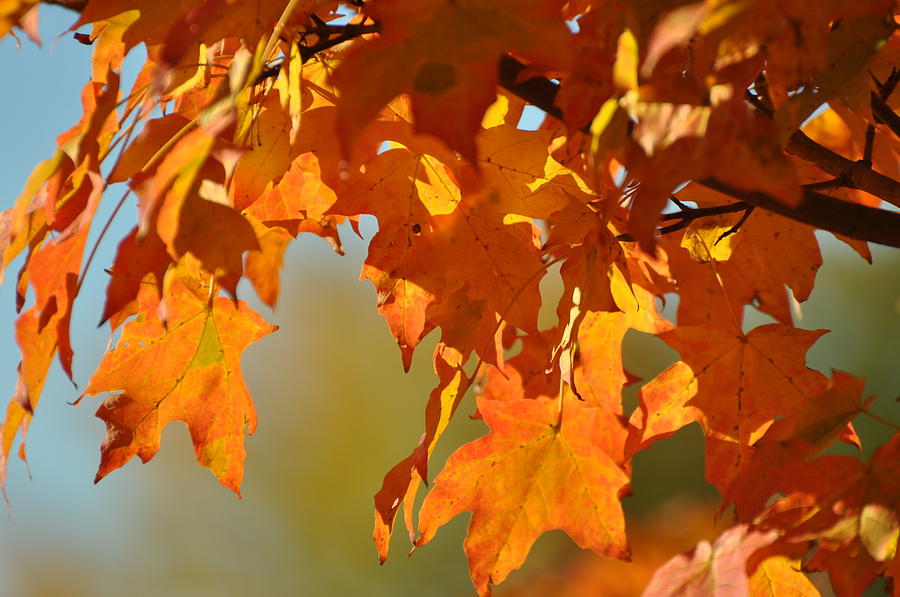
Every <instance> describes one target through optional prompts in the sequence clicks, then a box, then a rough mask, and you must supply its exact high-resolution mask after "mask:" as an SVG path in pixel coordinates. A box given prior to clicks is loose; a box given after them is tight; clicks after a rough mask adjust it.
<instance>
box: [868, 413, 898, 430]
mask: <svg viewBox="0 0 900 597" xmlns="http://www.w3.org/2000/svg"><path fill="white" fill-rule="evenodd" d="M862 414H864V415H866V416H867V417H869V418H870V419H872V420H873V421H877V422H879V423H881V424H882V425H884V426H885V427H888V428H889V429H893V430H894V431H896V432H900V425H897V424H896V423H891V422H890V421H888V420H887V419H884V418H882V417H880V416H878V415H876V414H875V413H873V412H871V411H869V410H863V411H862Z"/></svg>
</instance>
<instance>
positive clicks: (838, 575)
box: [806, 540, 896, 597]
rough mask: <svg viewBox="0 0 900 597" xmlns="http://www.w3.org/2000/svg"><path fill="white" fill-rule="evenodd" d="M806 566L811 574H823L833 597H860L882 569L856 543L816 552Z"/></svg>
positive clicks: (882, 563)
mask: <svg viewBox="0 0 900 597" xmlns="http://www.w3.org/2000/svg"><path fill="white" fill-rule="evenodd" d="M806 567H807V568H808V569H809V570H811V571H813V572H824V571H827V572H828V579H829V580H830V581H831V587H832V589H834V593H835V595H837V597H860V596H861V595H863V593H864V592H865V590H866V588H867V587H868V586H869V585H871V584H872V582H873V581H874V580H875V579H876V578H877V577H879V576H881V575H882V574H883V573H884V570H885V564H884V562H879V561H876V560H874V559H873V558H872V556H870V555H869V554H868V553H867V551H866V550H865V548H863V546H862V545H860V543H859V541H858V540H857V541H853V542H852V543H850V544H849V545H846V546H842V547H840V548H838V549H836V550H833V551H832V550H828V549H820V550H818V551H816V553H815V555H813V557H812V559H810V561H809V562H808V563H807V565H806ZM895 582H896V578H895Z"/></svg>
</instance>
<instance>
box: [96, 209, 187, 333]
mask: <svg viewBox="0 0 900 597" xmlns="http://www.w3.org/2000/svg"><path fill="white" fill-rule="evenodd" d="M170 263H172V258H171V257H169V255H168V254H167V253H166V247H165V245H163V243H162V241H161V240H160V239H159V237H158V236H157V235H156V233H155V232H148V233H147V235H146V236H144V238H142V239H138V229H137V227H135V228H133V229H132V231H131V232H130V233H129V234H128V236H126V237H125V238H124V239H122V242H120V243H119V248H118V251H117V252H116V257H115V260H114V261H113V266H112V271H111V273H110V275H111V277H110V280H109V284H108V285H107V286H106V303H105V304H104V306H103V315H101V316H100V323H101V324H102V323H105V322H106V321H107V320H110V319H113V323H112V327H113V329H115V328H117V327H119V324H120V323H122V321H124V320H125V319H126V318H127V317H128V316H130V315H133V314H134V313H136V312H137V305H136V304H135V303H134V301H135V299H137V296H138V291H139V290H140V288H141V281H142V280H144V278H145V277H146V276H147V274H153V280H154V282H155V284H156V287H157V289H158V293H159V294H160V295H162V285H163V276H164V275H165V273H166V269H168V267H169V264H170Z"/></svg>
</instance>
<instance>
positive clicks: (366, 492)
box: [0, 7, 900, 597]
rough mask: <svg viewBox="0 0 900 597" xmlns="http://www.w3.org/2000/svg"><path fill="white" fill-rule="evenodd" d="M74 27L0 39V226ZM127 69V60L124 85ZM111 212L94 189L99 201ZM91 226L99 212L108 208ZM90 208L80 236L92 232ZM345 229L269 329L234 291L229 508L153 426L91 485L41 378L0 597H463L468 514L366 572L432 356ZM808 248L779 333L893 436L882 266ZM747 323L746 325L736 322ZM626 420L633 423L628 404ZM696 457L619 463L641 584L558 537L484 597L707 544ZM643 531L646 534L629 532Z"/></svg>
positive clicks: (894, 350)
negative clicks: (810, 257)
mask: <svg viewBox="0 0 900 597" xmlns="http://www.w3.org/2000/svg"><path fill="white" fill-rule="evenodd" d="M73 21H74V13H70V12H66V11H64V10H62V9H57V8H54V7H43V8H42V11H41V32H42V37H43V40H44V46H43V47H42V48H38V47H36V46H34V45H33V44H31V43H30V42H27V41H25V42H23V44H22V47H21V49H17V47H16V41H15V40H14V39H12V38H11V37H7V38H6V39H4V40H2V41H0V76H2V80H3V81H4V90H3V93H2V94H0V125H2V128H0V130H2V132H3V149H2V151H0V156H2V159H0V206H2V208H7V207H10V206H11V205H12V204H13V202H14V201H15V198H16V197H17V196H18V194H19V193H20V191H21V189H22V186H23V185H24V183H25V180H26V178H27V177H28V175H29V173H30V172H31V169H32V168H33V167H34V165H35V164H37V162H38V161H40V160H42V159H46V158H47V157H49V156H50V155H51V154H52V152H53V150H54V148H55V141H54V139H55V136H56V135H57V134H59V133H60V132H62V131H64V130H65V129H67V128H69V127H70V126H72V125H73V124H74V123H75V122H76V121H77V120H78V118H79V116H80V114H81V105H80V99H79V97H80V90H81V88H82V86H83V85H84V84H85V83H86V82H87V80H88V77H89V66H88V64H89V62H88V61H89V57H90V48H89V47H86V46H83V45H81V44H79V43H77V42H75V41H74V40H73V39H72V38H71V35H70V34H67V35H62V37H60V38H59V39H56V37H57V36H59V35H61V34H62V33H63V32H64V31H65V30H66V29H67V28H68V26H69V25H71V23H72V22H73ZM136 65H137V61H135V60H134V59H132V60H129V61H128V63H127V64H126V72H132V73H133V72H134V70H135V66H136ZM132 76H133V75H132ZM125 85H126V84H125V83H124V82H123V87H125ZM116 197H117V192H115V191H113V192H112V193H111V194H110V195H109V196H108V197H107V200H106V203H107V204H109V203H115V198H116ZM105 208H106V212H105V213H106V214H107V215H108V213H109V210H110V209H111V206H110V205H106V206H105ZM102 209H103V207H101V213H99V214H98V216H97V217H98V220H97V221H98V222H100V221H102V219H101V218H105V216H104V213H103V212H102ZM134 217H135V210H134V204H133V202H132V203H131V204H129V206H128V208H126V209H125V210H123V213H121V214H120V215H119V217H118V220H117V221H116V224H115V225H114V226H113V229H112V230H111V231H110V234H109V236H108V240H107V242H105V243H104V244H103V245H102V246H101V250H100V252H99V254H98V256H97V258H96V262H95V264H94V266H93V268H92V270H93V271H92V272H91V275H90V276H89V277H88V281H87V283H86V284H85V286H84V288H83V290H82V295H81V297H80V299H79V301H78V302H77V303H76V309H75V318H74V323H73V330H72V333H73V344H74V346H75V350H76V353H75V378H76V381H77V382H78V384H79V386H80V387H84V385H85V384H86V382H87V380H88V379H89V377H90V374H91V373H92V371H93V370H94V368H95V367H96V365H97V363H98V362H99V360H100V358H101V356H102V352H103V350H104V349H105V348H106V346H107V343H108V342H109V332H108V330H107V329H102V328H101V329H98V328H97V327H96V321H97V319H98V318H99V313H100V309H101V304H102V300H103V289H104V287H105V278H106V274H104V273H103V271H102V269H103V268H104V267H107V266H108V265H109V264H110V263H111V262H112V256H113V252H114V249H115V246H116V244H117V242H118V239H119V238H120V237H121V236H122V235H123V234H124V232H125V231H127V230H128V229H129V228H130V226H131V225H132V222H133V221H134ZM95 228H96V229H99V228H100V226H99V225H98V226H95ZM363 228H364V230H365V231H367V232H366V234H365V236H366V239H359V238H357V237H356V236H355V235H353V234H352V233H351V232H350V231H349V230H346V231H343V240H344V242H345V249H346V250H347V255H346V256H344V257H340V256H338V255H336V254H334V253H333V252H332V251H331V249H330V248H329V247H328V246H327V244H326V243H325V242H324V241H322V240H321V239H318V238H312V237H303V238H301V239H300V240H299V241H297V242H295V243H294V244H293V245H292V248H291V249H290V250H289V252H288V255H287V257H286V268H285V271H284V274H283V291H282V295H281V299H280V301H279V306H278V309H277V310H276V311H275V312H274V313H273V312H269V311H267V310H266V309H265V308H263V307H261V306H260V305H259V303H258V302H257V301H255V297H253V294H252V290H250V289H249V287H241V289H240V291H239V294H240V295H241V297H242V298H243V299H245V300H248V301H249V302H251V303H252V304H253V305H254V307H256V308H257V309H258V310H260V312H261V313H262V314H263V315H264V317H266V318H267V319H268V320H269V321H271V322H273V323H277V324H278V325H279V326H281V329H280V331H278V332H277V333H275V334H273V335H271V336H269V337H267V338H265V339H264V340H262V341H261V342H259V343H257V344H255V345H253V346H251V347H250V348H249V350H248V351H247V352H246V353H245V358H244V361H243V365H244V373H245V377H246V379H247V384H248V386H249V388H250V391H251V393H252V395H253V396H254V399H255V401H256V406H257V409H258V413H259V421H260V423H259V429H258V431H257V434H256V436H254V437H252V438H249V439H248V441H247V449H248V458H247V462H246V470H247V473H246V476H245V480H244V485H243V488H242V493H243V499H240V500H238V499H236V498H235V497H234V496H233V495H232V494H231V492H229V491H228V490H226V489H224V488H222V487H221V486H220V485H219V484H218V482H217V481H216V480H215V479H214V477H213V476H212V475H211V474H210V473H209V472H208V471H206V470H205V469H202V468H200V467H199V466H197V464H196V462H195V460H194V456H193V451H192V449H191V445H190V441H189V439H188V435H187V430H186V429H185V428H184V426H183V425H181V424H172V425H170V426H169V427H167V428H166V430H165V433H164V437H163V444H162V449H161V451H160V453H159V454H158V455H157V456H156V458H154V460H152V461H151V462H150V463H148V464H146V465H141V464H140V462H139V461H137V460H136V459H135V460H133V461H132V462H130V463H129V464H128V465H127V466H125V467H124V468H123V469H121V470H118V471H115V472H114V473H113V474H111V475H110V476H109V477H107V478H106V479H104V480H103V481H102V482H101V483H100V484H99V485H96V486H95V485H93V483H92V480H93V476H94V473H95V471H96V467H97V464H98V461H99V446H100V443H101V442H102V440H103V436H104V431H105V428H104V425H103V423H102V422H101V421H99V420H98V419H96V418H94V416H93V413H94V411H95V410H96V407H97V406H98V405H99V402H100V401H99V399H96V398H88V399H85V400H84V401H83V402H82V403H81V404H80V405H79V406H70V405H69V404H68V402H70V401H72V400H74V399H75V398H76V397H77V396H78V394H79V393H80V390H79V389H76V388H75V387H73V386H72V384H71V383H70V382H69V381H68V380H67V379H66V378H65V376H64V375H63V374H62V372H61V371H60V370H59V368H58V366H56V365H55V366H54V368H53V369H52V370H51V376H50V379H49V381H48V383H47V385H46V388H45V390H44V394H43V397H42V399H41V403H40V406H39V407H38V409H37V413H36V416H35V418H34V420H33V422H32V425H31V427H30V429H29V434H28V444H27V445H28V457H29V465H28V467H27V469H26V467H25V466H24V465H23V464H22V463H21V462H19V461H18V460H16V461H14V462H11V463H10V468H9V479H8V489H7V491H8V495H9V502H10V509H9V513H8V515H7V516H5V517H0V595H4V596H6V595H9V596H16V597H17V596H22V597H37V596H59V597H63V596H72V597H75V596H113V595H124V594H127V595H133V596H143V595H147V596H149V595H158V594H161V593H162V594H167V595H189V596H207V595H209V596H212V595H216V596H243V595H263V594H265V595H314V596H315V595H350V594H353V595H371V596H381V595H384V596H389V595H390V596H405V595H410V596H412V595H435V596H444V595H469V594H472V590H471V585H470V583H469V580H468V576H467V572H466V563H465V557H464V555H463V552H462V539H463V535H464V531H465V524H466V520H467V517H466V516H461V517H459V518H457V519H456V520H455V521H453V523H452V524H450V525H448V526H447V527H446V528H445V529H442V531H441V532H440V533H439V534H438V536H437V538H436V539H435V540H434V541H432V543H430V544H429V545H428V546H427V547H425V548H423V549H421V550H419V551H417V552H416V553H415V555H414V556H413V557H411V558H407V557H406V551H407V550H408V546H409V544H408V541H407V539H406V536H405V532H403V529H402V528H400V523H398V533H396V535H397V536H396V537H395V541H394V543H393V546H392V549H393V551H392V553H391V557H390V558H389V559H388V561H387V563H386V564H385V565H384V566H383V567H380V566H379V565H378V560H377V557H376V553H375V549H374V546H373V545H372V542H371V532H372V520H373V519H372V512H373V511H372V508H373V505H372V495H373V494H374V492H375V491H376V490H377V489H378V488H379V487H380V485H381V480H382V477H383V475H384V473H385V472H386V471H387V470H388V469H389V468H390V467H391V466H392V465H393V464H394V463H395V462H396V461H398V460H400V459H401V458H403V457H404V456H406V455H407V454H408V452H409V450H410V449H411V448H412V447H413V446H414V445H415V444H416V442H417V441H418V438H419V435H420V434H421V432H422V425H423V414H422V412H423V406H424V403H425V400H426V398H427V396H428V392H429V391H430V390H431V388H432V386H433V385H434V383H435V381H436V378H435V376H434V375H433V373H432V370H431V352H432V351H433V348H434V342H435V339H434V338H433V337H430V338H429V340H428V341H426V342H424V343H423V344H422V346H421V347H420V348H419V349H418V351H417V355H416V358H415V361H414V363H413V367H412V371H411V372H410V373H409V374H408V375H404V374H403V372H402V368H401V363H400V354H399V351H398V350H397V348H396V346H395V344H394V343H393V341H392V339H391V337H390V334H389V332H388V329H387V325H386V324H385V323H384V322H383V320H382V319H381V318H380V317H379V316H378V314H377V312H376V310H375V293H374V291H373V290H372V287H371V285H370V284H369V283H368V282H359V281H357V277H358V274H359V269H360V267H361V265H362V262H363V260H364V259H365V254H366V244H367V239H368V238H371V235H372V234H373V233H374V228H375V227H374V223H373V222H372V221H369V222H367V223H366V225H365V226H364V227H363ZM96 233H97V230H95V231H94V234H95V235H96ZM820 240H821V241H822V245H823V252H824V253H825V256H824V257H825V265H824V266H823V267H822V269H821V271H820V273H819V276H818V280H817V284H816V289H815V291H814V292H813V295H812V298H811V299H810V301H809V302H808V303H806V304H805V305H803V318H802V320H800V321H799V322H798V323H797V325H798V326H800V327H804V328H808V329H815V328H826V329H831V330H832V332H831V333H830V334H828V335H826V336H825V337H823V338H822V339H821V340H820V341H819V342H818V343H817V344H816V345H815V346H814V347H813V348H812V350H811V351H810V353H809V365H810V366H812V367H815V368H817V369H820V370H823V371H825V372H826V373H830V369H831V368H838V369H842V370H846V371H848V372H851V373H853V374H855V375H858V376H862V377H865V378H866V379H867V386H866V391H867V393H868V394H877V395H878V396H879V400H877V401H876V406H875V409H874V410H875V412H877V413H879V414H881V415H882V416H885V417H888V418H891V419H892V420H894V421H897V420H900V409H898V404H897V402H896V398H897V396H898V394H900V252H898V251H891V250H888V249H882V248H880V247H873V253H874V261H875V262H874V265H872V266H869V265H867V264H866V263H865V262H864V261H862V260H861V259H860V258H859V257H858V256H857V255H856V254H855V253H853V252H852V251H851V250H850V249H849V248H847V247H846V246H844V245H842V244H841V243H838V242H836V241H834V239H833V238H831V237H830V236H829V235H821V236H820ZM18 266H19V264H18V263H16V264H14V265H13V267H12V268H10V271H9V272H8V273H7V278H6V284H4V285H3V286H2V287H0V397H2V396H11V395H12V392H13V389H14V388H15V380H16V363H17V362H18V360H19V356H18V350H17V347H16V345H15V342H14V340H13V331H12V330H13V321H14V299H13V292H12V291H13V287H12V284H11V280H12V279H14V276H15V273H16V271H17V269H18ZM555 283H556V281H555V279H553V278H551V277H548V280H547V281H546V282H545V288H546V289H547V290H548V291H551V292H552V290H553V287H554V284H555ZM674 307H675V305H672V304H670V305H669V306H668V307H667V313H669V314H671V313H672V312H674ZM766 322H767V321H766V319H765V318H763V317H754V316H750V318H749V321H748V326H750V327H752V326H755V325H758V324H760V323H766ZM625 358H626V366H628V368H629V370H631V371H632V372H634V373H635V374H637V375H639V376H641V377H643V378H644V379H651V378H652V377H653V376H654V375H656V374H657V373H658V372H659V371H661V370H662V369H663V368H664V367H665V366H667V365H668V364H670V363H671V362H673V361H674V360H675V354H674V353H673V352H672V351H670V350H669V349H667V348H666V347H665V346H663V344H662V343H661V342H659V341H657V340H655V339H654V338H650V337H647V336H644V335H642V334H639V333H634V334H633V335H631V336H629V337H628V338H627V342H626V355H625ZM4 392H5V394H4ZM3 400H4V402H5V400H6V398H3ZM627 404H629V405H631V406H632V407H633V404H634V390H633V389H632V390H631V391H630V394H629V397H628V402H627ZM473 408H474V402H473V400H472V398H471V396H469V397H468V398H467V403H466V404H464V405H463V407H462V409H461V415H463V416H460V417H459V418H458V419H457V420H456V421H455V422H454V423H453V425H451V428H450V431H449V433H448V435H447V436H446V437H445V438H444V439H443V440H442V442H441V445H440V446H439V449H438V452H437V453H436V455H435V459H436V465H435V466H434V467H433V470H435V471H437V470H439V466H437V464H440V463H442V462H443V460H444V459H445V458H446V457H447V456H448V455H449V453H450V452H451V451H452V449H453V448H454V447H456V446H459V445H460V444H461V443H463V442H465V441H468V440H469V439H472V438H474V437H478V436H480V435H483V434H484V432H485V428H484V426H483V424H482V423H481V422H480V421H471V420H469V419H468V418H467V417H466V416H464V414H465V413H469V412H471V411H472V410H473ZM856 424H857V426H858V430H859V433H860V435H861V437H862V438H863V442H864V446H865V447H866V454H865V455H868V453H870V452H871V450H872V449H873V448H874V447H875V446H877V445H878V444H879V443H881V442H883V441H884V440H885V439H886V438H887V437H888V435H889V431H888V430H887V429H886V428H883V427H881V426H879V425H877V424H875V423H874V422H872V421H871V420H870V419H868V418H865V417H860V418H858V419H857V420H856ZM701 439H702V438H701V434H700V432H699V429H698V428H697V426H696V425H692V426H690V427H688V428H686V429H684V430H682V431H681V432H679V433H678V434H676V435H675V436H673V437H672V438H669V439H666V440H663V441H661V442H659V443H657V444H656V445H655V447H654V448H653V449H652V450H649V451H648V452H645V453H642V454H640V455H638V456H637V458H636V461H635V477H634V482H633V490H634V495H633V496H632V497H630V498H628V499H626V500H625V502H624V503H625V507H626V510H627V512H628V515H629V516H630V517H631V520H632V521H634V524H633V525H632V528H631V529H630V533H631V534H632V537H633V542H634V543H635V549H636V552H637V553H638V555H639V556H640V557H645V558H647V562H648V564H646V566H645V567H646V570H644V571H643V572H641V570H642V568H641V564H640V562H639V563H638V565H636V566H632V567H631V570H633V571H635V570H636V572H633V574H635V575H639V574H644V576H643V577H640V578H637V580H632V579H630V577H629V576H628V575H629V574H632V573H630V572H627V571H626V569H625V568H623V567H622V565H619V564H610V563H608V562H602V561H601V560H599V559H598V558H590V559H587V558H584V557H582V556H581V555H580V554H579V552H578V550H577V549H575V548H574V546H573V545H572V544H571V542H570V541H569V540H568V539H567V538H566V537H565V535H564V534H562V533H561V532H558V531H557V532H552V533H548V534H546V535H545V536H544V537H542V538H541V540H539V542H538V544H537V545H536V546H535V549H534V550H533V552H532V555H531V557H530V558H529V560H528V562H527V563H526V565H525V567H524V568H523V569H522V570H520V571H517V572H515V573H513V575H512V576H511V577H510V580H509V581H508V582H507V583H506V584H504V585H502V586H501V587H500V588H499V589H498V590H497V594H498V595H501V596H502V595H520V594H522V595H524V594H529V595H541V594H547V593H549V592H553V593H556V594H570V595H579V594H584V592H583V591H587V590H591V591H592V593H591V594H597V592H594V591H598V589H599V588H600V586H605V588H606V589H607V593H604V594H617V595H630V594H636V593H639V590H640V587H641V586H642V585H641V583H643V582H646V573H647V571H649V570H652V568H653V567H655V565H657V564H655V563H654V564H652V565H651V564H650V563H649V562H656V561H657V560H658V561H660V562H661V561H663V560H665V559H667V558H668V557H670V556H671V555H673V554H674V553H677V552H679V551H682V550H685V549H689V548H691V547H692V546H693V545H694V544H695V543H696V541H697V540H698V539H700V538H711V537H714V536H715V535H716V534H717V532H718V530H716V529H715V528H713V525H712V523H711V520H710V516H709V511H710V506H709V505H708V504H709V503H711V500H714V499H715V497H716V494H715V491H714V490H713V489H712V488H711V487H709V486H708V485H707V484H706V483H705V482H704V480H703V451H702V443H701ZM650 526H652V527H653V528H654V529H655V530H654V531H653V532H652V533H650V532H645V531H644V530H643V529H644V528H649V527H650ZM649 537H652V539H649V540H648V538H649ZM617 566H618V567H617ZM610 572H612V576H610ZM610 578H614V579H616V580H615V583H612V582H610V580H609V579H610ZM600 579H606V580H600ZM642 579H643V580H642ZM604 583H605V585H604ZM628 583H631V584H628ZM562 584H566V585H567V588H561V585H562ZM619 585H621V586H619Z"/></svg>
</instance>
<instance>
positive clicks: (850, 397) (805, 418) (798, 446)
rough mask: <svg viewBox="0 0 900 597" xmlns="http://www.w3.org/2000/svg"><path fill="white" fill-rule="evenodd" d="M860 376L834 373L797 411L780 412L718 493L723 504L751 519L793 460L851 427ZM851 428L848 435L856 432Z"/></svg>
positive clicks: (813, 452) (857, 408)
mask: <svg viewBox="0 0 900 597" xmlns="http://www.w3.org/2000/svg"><path fill="white" fill-rule="evenodd" d="M864 383H865V382H864V380H861V379H857V378H855V377H852V376H850V375H847V374H846V373H843V372H840V371H835V373H834V379H833V380H831V381H830V383H829V385H828V389H827V390H826V391H825V392H824V393H823V394H821V395H819V396H815V397H811V398H810V399H809V400H808V402H807V403H806V405H805V406H804V408H803V409H802V410H798V411H795V412H793V413H785V416H783V417H781V418H779V419H778V420H777V421H775V423H773V424H772V426H771V427H770V428H769V429H768V430H767V431H766V434H765V435H764V436H763V438H762V439H761V440H759V441H758V442H757V443H756V444H755V445H754V450H753V454H752V456H751V457H750V458H749V459H748V460H747V461H746V462H745V463H744V464H743V465H742V469H741V471H740V474H739V475H738V477H737V478H736V479H735V481H734V482H733V483H732V484H731V485H730V486H729V487H728V488H727V489H726V490H725V491H724V492H723V499H724V503H726V504H728V503H732V502H733V503H734V504H735V511H736V514H737V516H738V518H739V519H740V520H751V519H752V518H753V517H754V516H756V515H757V514H758V513H759V512H760V511H761V510H762V509H763V507H764V506H765V504H766V502H767V500H768V499H769V498H770V496H771V495H772V494H773V493H775V492H776V491H778V489H779V487H781V485H782V484H783V483H784V482H785V480H786V478H785V476H786V477H788V478H789V477H791V476H792V475H793V474H794V473H793V472H792V470H793V468H794V467H795V465H796V464H797V463H798V462H804V461H807V460H809V459H811V458H813V457H814V456H816V455H817V454H819V453H821V452H822V451H823V450H825V449H826V448H827V447H828V446H830V445H831V444H833V443H834V442H835V441H837V440H838V438H839V437H841V436H842V435H844V434H846V433H847V430H848V429H849V430H850V431H852V430H853V427H852V425H851V424H850V421H851V420H852V419H853V418H854V417H855V416H856V415H858V414H859V413H860V412H862V410H863V408H864V407H863V404H862V391H863V385H864ZM855 435H856V434H855V432H854V433H853V436H855Z"/></svg>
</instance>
